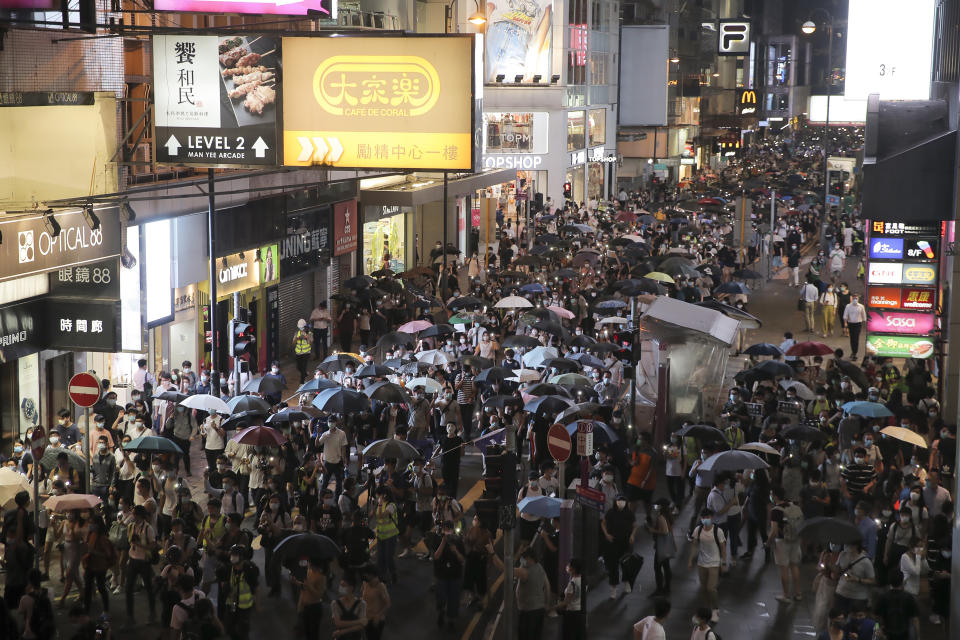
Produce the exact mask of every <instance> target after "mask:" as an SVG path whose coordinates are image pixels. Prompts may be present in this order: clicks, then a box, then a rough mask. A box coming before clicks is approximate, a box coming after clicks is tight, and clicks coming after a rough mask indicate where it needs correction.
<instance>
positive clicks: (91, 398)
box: [67, 373, 100, 488]
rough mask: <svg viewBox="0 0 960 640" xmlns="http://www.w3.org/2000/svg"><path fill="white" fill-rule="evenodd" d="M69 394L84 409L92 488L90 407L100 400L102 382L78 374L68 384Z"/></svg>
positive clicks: (91, 376)
mask: <svg viewBox="0 0 960 640" xmlns="http://www.w3.org/2000/svg"><path fill="white" fill-rule="evenodd" d="M67 393H68V394H69V396H70V399H71V400H73V402H74V404H76V405H77V406H78V407H83V419H84V423H85V424H84V438H85V439H86V442H85V443H84V445H85V447H84V448H85V449H86V455H85V456H84V458H85V459H86V461H87V475H88V476H89V484H90V485H91V486H92V480H93V468H92V466H91V464H90V463H91V460H90V407H92V406H93V405H94V404H96V402H97V400H99V399H100V382H99V381H98V380H97V378H96V376H93V375H91V374H89V373H78V374H76V375H75V376H73V377H72V378H70V382H69V383H68V384H67ZM88 488H89V487H88Z"/></svg>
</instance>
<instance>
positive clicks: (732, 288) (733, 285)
mask: <svg viewBox="0 0 960 640" xmlns="http://www.w3.org/2000/svg"><path fill="white" fill-rule="evenodd" d="M713 292H714V293H742V294H744V295H750V289H748V288H747V285H745V284H743V283H742V282H724V283H723V284H722V285H720V286H719V287H717V288H716V289H714V290H713Z"/></svg>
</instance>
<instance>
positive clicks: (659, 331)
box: [640, 296, 740, 346]
mask: <svg viewBox="0 0 960 640" xmlns="http://www.w3.org/2000/svg"><path fill="white" fill-rule="evenodd" d="M640 323H641V325H642V326H643V328H644V330H645V331H647V332H648V333H650V334H652V335H654V336H658V337H663V338H665V339H668V340H671V339H676V338H677V337H680V336H681V335H683V333H684V332H690V331H692V332H695V334H697V335H698V336H699V337H701V338H707V339H713V340H717V341H719V342H722V343H724V344H726V345H728V346H729V345H731V344H733V340H734V338H735V337H736V335H737V328H738V327H739V326H740V322H739V321H738V320H734V319H733V318H729V317H727V316H725V315H724V314H722V313H720V312H719V311H714V310H713V309H708V308H706V307H698V306H697V305H694V304H690V303H689V302H683V301H681V300H677V299H675V298H668V297H667V296H658V297H657V299H656V301H654V303H653V304H651V305H650V307H649V308H648V309H647V310H646V312H645V313H644V314H643V315H642V316H640ZM678 330H680V331H678ZM687 335H689V333H687Z"/></svg>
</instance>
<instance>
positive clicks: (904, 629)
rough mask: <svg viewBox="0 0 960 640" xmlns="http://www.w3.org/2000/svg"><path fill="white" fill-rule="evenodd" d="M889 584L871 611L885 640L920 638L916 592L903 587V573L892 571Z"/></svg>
mask: <svg viewBox="0 0 960 640" xmlns="http://www.w3.org/2000/svg"><path fill="white" fill-rule="evenodd" d="M889 582H890V586H889V589H888V590H887V592H886V593H883V594H881V595H880V596H879V597H878V598H877V599H876V602H875V603H874V605H873V611H874V613H875V614H876V615H877V620H878V621H879V622H880V628H881V629H883V637H884V639H885V640H913V639H915V638H920V637H921V634H920V607H919V606H917V598H916V594H911V593H907V591H906V590H905V589H904V575H903V574H902V573H900V572H899V571H894V572H893V573H892V574H891V575H890V577H889Z"/></svg>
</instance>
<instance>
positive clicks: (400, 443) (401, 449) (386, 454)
mask: <svg viewBox="0 0 960 640" xmlns="http://www.w3.org/2000/svg"><path fill="white" fill-rule="evenodd" d="M363 455H364V456H365V457H368V458H397V459H398V460H414V459H416V458H420V457H421V455H420V452H419V451H418V450H417V449H416V447H414V446H413V445H412V444H410V443H409V442H407V441H406V440H397V439H396V438H385V439H383V440H375V441H373V442H371V443H370V444H368V445H367V446H366V447H364V449H363Z"/></svg>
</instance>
